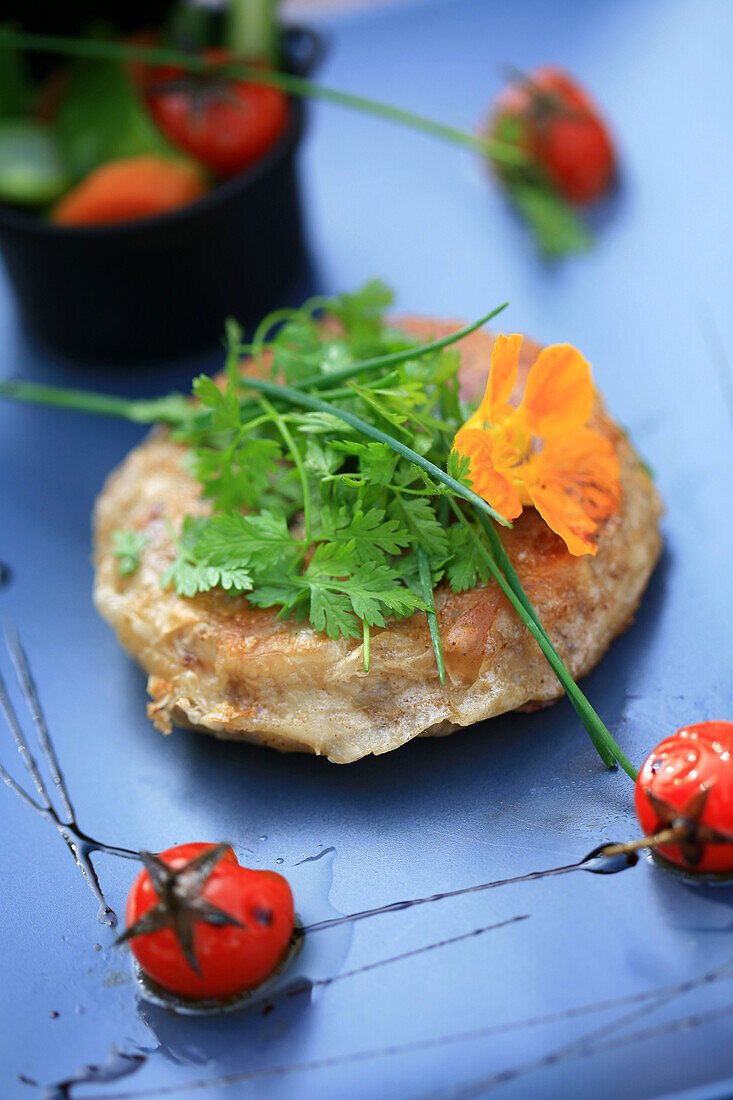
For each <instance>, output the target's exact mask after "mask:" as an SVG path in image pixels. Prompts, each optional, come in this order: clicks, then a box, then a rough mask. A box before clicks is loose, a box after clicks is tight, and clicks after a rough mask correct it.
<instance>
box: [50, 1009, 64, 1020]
mask: <svg viewBox="0 0 733 1100" xmlns="http://www.w3.org/2000/svg"><path fill="white" fill-rule="evenodd" d="M48 1015H49V1016H50V1018H51V1019H52V1020H58V1018H59V1016H60V1015H61V1013H60V1012H57V1011H56V1009H54V1010H53V1012H49V1014H48Z"/></svg>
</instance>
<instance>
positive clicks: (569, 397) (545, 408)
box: [519, 344, 594, 439]
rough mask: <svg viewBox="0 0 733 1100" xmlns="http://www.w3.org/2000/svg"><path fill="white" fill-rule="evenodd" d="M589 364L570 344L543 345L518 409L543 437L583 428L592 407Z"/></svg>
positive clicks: (537, 433) (591, 382)
mask: <svg viewBox="0 0 733 1100" xmlns="http://www.w3.org/2000/svg"><path fill="white" fill-rule="evenodd" d="M593 397H594V389H593V381H592V379H591V374H590V364H589V363H588V361H587V359H584V358H583V356H582V355H581V354H580V352H579V351H578V350H577V348H574V347H573V346H572V345H571V344H552V345H551V346H550V347H548V348H543V350H542V351H541V352H540V354H539V355H538V356H537V359H536V361H535V363H534V364H533V366H532V368H531V370H530V372H529V376H528V378H527V386H526V389H525V391H524V398H523V399H522V404H521V405H520V407H519V413H520V415H521V416H523V417H524V418H525V420H526V422H527V425H528V427H529V428H530V429H531V430H532V432H534V434H535V435H536V436H538V437H539V438H540V439H547V438H548V437H549V436H553V435H554V436H556V435H559V434H560V433H563V432H567V431H573V430H574V429H577V428H582V427H584V425H585V424H586V422H587V420H588V417H589V416H590V414H591V410H592V409H593Z"/></svg>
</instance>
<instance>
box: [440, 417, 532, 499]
mask: <svg viewBox="0 0 733 1100" xmlns="http://www.w3.org/2000/svg"><path fill="white" fill-rule="evenodd" d="M453 447H454V449H455V450H456V451H458V453H459V454H462V455H465V456H466V457H467V458H468V460H469V470H470V477H471V482H472V487H473V491H474V493H478V495H479V496H480V497H483V499H484V500H485V501H487V502H488V503H489V504H490V505H491V507H492V508H494V509H495V510H496V511H497V512H498V513H499V515H500V516H503V517H504V519H515V518H516V517H517V516H518V515H519V514H520V513H521V511H522V502H521V500H520V499H519V493H518V492H517V490H516V489H515V488H514V485H513V484H512V482H511V481H510V480H509V478H508V477H507V476H506V475H505V474H503V473H501V472H500V471H499V470H498V469H497V468H496V466H497V465H498V464H499V453H498V451H497V447H496V444H495V441H494V439H493V437H492V436H491V435H490V434H489V433H488V432H484V431H481V429H480V428H468V427H466V428H461V430H460V432H459V433H458V435H457V436H456V438H455V442H454V444H453Z"/></svg>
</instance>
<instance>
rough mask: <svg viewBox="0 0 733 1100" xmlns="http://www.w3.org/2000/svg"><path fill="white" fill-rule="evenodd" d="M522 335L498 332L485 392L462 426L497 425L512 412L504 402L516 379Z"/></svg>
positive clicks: (507, 399)
mask: <svg viewBox="0 0 733 1100" xmlns="http://www.w3.org/2000/svg"><path fill="white" fill-rule="evenodd" d="M521 346H522V337H521V336H517V335H513V336H504V335H502V334H500V335H499V336H497V337H496V340H495V342H494V349H493V351H492V353H491V370H490V371H489V377H488V379H487V381H486V391H485V393H484V396H483V397H482V398H481V404H480V405H479V407H478V408H477V409H476V411H475V412H474V413H472V414H471V416H470V417H469V418H468V420H467V421H466V423H465V424H464V425H463V427H464V428H481V427H483V425H484V424H487V423H488V424H498V423H500V422H501V421H502V420H503V419H504V418H505V417H506V415H507V414H508V413H512V412H514V409H513V408H512V407H511V405H507V402H508V401H509V398H510V397H511V393H512V390H513V389H514V383H515V382H516V380H517V365H518V363H519V349H520V348H521Z"/></svg>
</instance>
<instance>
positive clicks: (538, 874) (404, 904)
mask: <svg viewBox="0 0 733 1100" xmlns="http://www.w3.org/2000/svg"><path fill="white" fill-rule="evenodd" d="M605 847H606V845H605V844H602V845H601V846H600V847H598V848H594V849H593V851H592V852H589V853H588V855H587V856H584V857H583V858H582V859H580V860H578V861H577V863H566V864H564V865H563V866H561V867H549V868H547V870H545V871H530V872H529V873H528V874H526V875H516V876H515V877H514V878H500V879H495V880H494V881H493V882H481V883H479V884H478V885H476V886H463V887H461V888H460V889H459V890H446V891H444V892H443V893H441V894H430V895H429V896H428V897H425V898H410V899H409V900H407V901H392V902H389V904H387V905H380V906H378V907H377V908H376V909H362V910H361V912H359V913H348V914H346V916H343V917H332V918H331V919H330V920H323V921H317V922H316V923H315V924H308V925H306V926H305V928H303V929H302V931H301V935H305V934H306V933H311V932H322V931H323V930H324V929H326V928H335V927H336V926H337V925H339V924H347V923H350V922H353V921H359V920H364V919H365V918H366V917H376V916H379V915H381V914H382V913H398V912H399V911H400V910H402V909H412V908H413V906H415V905H426V904H427V903H428V902H434V901H443V900H444V899H445V898H456V897H459V896H460V895H461V894H477V893H479V892H480V891H482V890H494V889H496V887H498V886H511V885H513V884H514V883H516V882H534V881H535V880H536V879H540V878H550V877H551V876H553V875H567V874H569V873H570V872H571V871H590V872H591V873H592V874H594V875H615V874H618V872H619V871H625V870H626V868H627V867H633V866H634V865H635V864H636V863H637V862H638V856H637V855H636V853H635V852H629V853H625V854H623V855H617V856H610V857H609V856H605V855H604V848H605Z"/></svg>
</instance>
